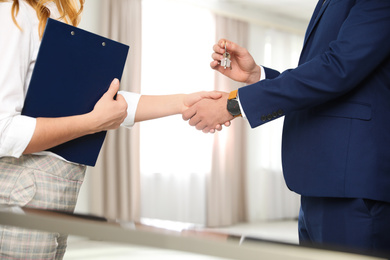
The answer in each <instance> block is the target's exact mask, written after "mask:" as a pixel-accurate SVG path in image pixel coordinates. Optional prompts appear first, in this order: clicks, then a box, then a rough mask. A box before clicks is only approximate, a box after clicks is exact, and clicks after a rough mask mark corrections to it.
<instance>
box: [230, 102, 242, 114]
mask: <svg viewBox="0 0 390 260" xmlns="http://www.w3.org/2000/svg"><path fill="white" fill-rule="evenodd" d="M227 110H228V111H229V113H230V114H231V115H232V116H238V115H240V114H241V110H240V105H239V104H238V101H237V99H228V102H227Z"/></svg>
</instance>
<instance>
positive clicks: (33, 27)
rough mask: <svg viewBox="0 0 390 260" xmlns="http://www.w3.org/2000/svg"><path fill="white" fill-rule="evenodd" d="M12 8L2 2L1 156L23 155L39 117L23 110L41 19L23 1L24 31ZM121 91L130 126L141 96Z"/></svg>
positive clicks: (0, 62) (19, 14) (0, 45)
mask: <svg viewBox="0 0 390 260" xmlns="http://www.w3.org/2000/svg"><path fill="white" fill-rule="evenodd" d="M11 7H12V1H9V2H1V3H0V158H1V157H5V156H12V157H20V156H21V155H22V153H23V151H24V150H25V149H26V147H27V145H28V144H29V142H30V140H31V138H32V136H33V133H34V130H35V125H36V119H35V118H31V117H27V116H23V115H21V111H22V108H23V103H24V99H25V96H26V93H27V89H28V85H29V83H30V79H31V74H32V71H33V69H34V65H35V61H36V58H37V54H38V49H39V45H40V42H41V41H40V38H39V34H38V24H39V21H38V18H37V15H36V12H35V10H34V9H33V8H32V7H31V6H30V5H29V4H27V3H26V2H25V1H20V9H19V13H18V15H17V17H16V20H17V22H18V24H19V26H20V27H21V28H22V30H20V29H19V28H18V27H17V26H16V25H15V23H14V22H13V20H12V15H11ZM51 11H52V18H56V17H58V15H57V16H56V15H55V14H56V13H58V12H55V11H57V10H53V9H52V8H51ZM53 11H54V12H53ZM53 14H54V15H53ZM119 93H120V94H122V95H123V96H124V98H125V99H126V102H127V104H128V111H127V113H128V116H127V118H126V119H125V121H124V122H123V124H122V126H124V127H128V128H130V127H132V126H133V125H134V117H135V112H136V109H137V105H138V101H139V98H140V95H139V94H136V93H131V92H123V91H120V92H119ZM42 153H44V154H51V155H53V154H52V153H49V152H42ZM42 153H39V154H42Z"/></svg>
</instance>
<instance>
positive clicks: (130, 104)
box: [118, 91, 141, 128]
mask: <svg viewBox="0 0 390 260" xmlns="http://www.w3.org/2000/svg"><path fill="white" fill-rule="evenodd" d="M118 94H120V95H122V96H123V97H124V98H125V100H126V102H127V117H126V119H125V121H123V123H122V124H121V126H123V127H126V128H131V127H133V125H134V123H135V122H134V120H135V113H136V112H137V107H138V102H139V99H140V97H141V94H138V93H134V92H128V91H119V92H118Z"/></svg>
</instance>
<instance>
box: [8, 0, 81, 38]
mask: <svg viewBox="0 0 390 260" xmlns="http://www.w3.org/2000/svg"><path fill="white" fill-rule="evenodd" d="M6 1H8V0H0V2H6ZM25 1H26V2H27V3H28V4H29V5H31V7H32V8H34V9H35V11H36V13H37V17H38V20H39V35H40V37H41V38H42V35H43V31H44V30H45V26H46V21H47V18H49V17H50V10H49V8H47V5H48V4H49V3H55V5H56V6H57V9H58V11H59V13H60V15H61V17H60V19H63V20H64V21H65V22H66V23H68V24H71V25H73V26H77V25H78V24H79V23H80V15H81V12H82V11H83V8H84V1H85V0H25ZM11 13H12V20H13V21H14V23H15V24H16V26H17V27H18V28H19V29H20V30H22V28H20V26H19V24H18V22H17V21H16V16H17V15H18V13H19V0H13V4H12V9H11Z"/></svg>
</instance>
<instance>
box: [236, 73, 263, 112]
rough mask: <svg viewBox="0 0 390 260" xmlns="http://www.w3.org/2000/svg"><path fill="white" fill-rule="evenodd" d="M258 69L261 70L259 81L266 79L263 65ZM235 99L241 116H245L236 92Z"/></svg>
mask: <svg viewBox="0 0 390 260" xmlns="http://www.w3.org/2000/svg"><path fill="white" fill-rule="evenodd" d="M260 70H261V74H260V81H262V80H263V79H266V78H267V75H266V74H265V69H264V67H263V66H260ZM237 101H238V105H239V106H240V111H241V116H242V117H243V118H246V116H245V111H244V109H243V108H242V106H241V102H240V96H239V95H238V93H237Z"/></svg>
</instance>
